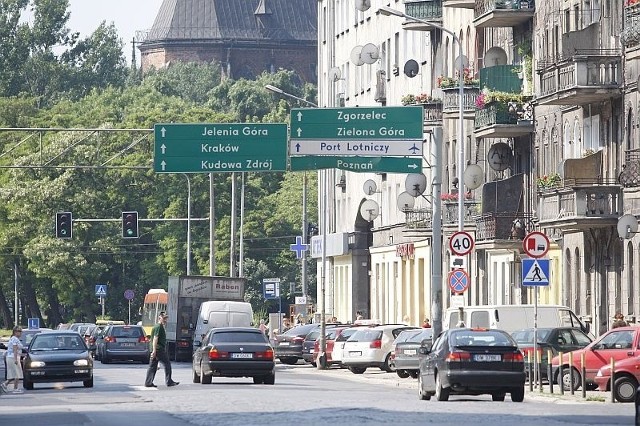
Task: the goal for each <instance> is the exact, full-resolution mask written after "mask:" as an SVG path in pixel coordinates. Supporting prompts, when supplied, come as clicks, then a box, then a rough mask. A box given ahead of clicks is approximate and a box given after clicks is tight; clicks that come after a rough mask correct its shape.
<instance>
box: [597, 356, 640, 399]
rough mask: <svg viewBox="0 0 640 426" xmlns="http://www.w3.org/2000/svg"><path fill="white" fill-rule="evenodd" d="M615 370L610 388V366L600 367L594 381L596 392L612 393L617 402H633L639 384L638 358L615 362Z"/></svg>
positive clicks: (639, 366) (639, 369) (639, 357)
mask: <svg viewBox="0 0 640 426" xmlns="http://www.w3.org/2000/svg"><path fill="white" fill-rule="evenodd" d="M615 369H616V377H615V380H614V381H613V386H611V364H610V363H607V364H605V365H603V366H602V367H600V369H599V370H598V372H597V373H596V377H595V379H594V381H595V382H596V384H597V385H598V390H600V391H602V392H607V391H612V392H613V396H614V397H615V399H616V401H618V402H634V401H635V400H636V394H637V389H638V385H639V384H640V356H634V357H633V358H627V359H624V360H622V361H620V362H616V364H615Z"/></svg>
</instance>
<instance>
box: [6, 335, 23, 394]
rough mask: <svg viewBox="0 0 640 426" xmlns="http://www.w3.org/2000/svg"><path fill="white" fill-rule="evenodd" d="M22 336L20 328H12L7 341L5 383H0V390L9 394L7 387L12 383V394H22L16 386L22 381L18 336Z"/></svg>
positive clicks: (20, 343) (20, 346)
mask: <svg viewBox="0 0 640 426" xmlns="http://www.w3.org/2000/svg"><path fill="white" fill-rule="evenodd" d="M21 335H22V328H21V327H20V326H16V327H13V333H12V334H11V339H9V345H8V348H7V353H6V355H5V356H6V359H7V381H6V382H4V383H2V389H3V390H4V391H5V392H9V388H8V387H7V385H8V384H9V383H11V381H13V393H22V392H23V391H22V389H21V388H18V384H19V383H20V380H21V379H22V363H21V362H20V355H21V354H22V342H21V341H20V336H21Z"/></svg>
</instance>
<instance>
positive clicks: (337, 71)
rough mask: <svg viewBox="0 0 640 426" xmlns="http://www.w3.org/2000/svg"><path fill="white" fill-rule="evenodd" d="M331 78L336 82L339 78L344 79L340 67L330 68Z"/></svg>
mask: <svg viewBox="0 0 640 426" xmlns="http://www.w3.org/2000/svg"><path fill="white" fill-rule="evenodd" d="M329 80H330V81H333V82H334V83H335V82H336V81H338V80H342V71H340V68H338V67H333V68H331V69H330V70H329Z"/></svg>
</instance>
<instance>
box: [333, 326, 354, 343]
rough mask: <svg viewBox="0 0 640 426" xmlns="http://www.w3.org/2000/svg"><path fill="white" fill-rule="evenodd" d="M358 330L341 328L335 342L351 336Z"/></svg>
mask: <svg viewBox="0 0 640 426" xmlns="http://www.w3.org/2000/svg"><path fill="white" fill-rule="evenodd" d="M356 331H358V329H356V328H348V329H346V330H342V333H340V335H339V336H338V338H337V339H336V342H344V341H346V340H348V339H349V337H351V336H353V334H354V333H355V332H356Z"/></svg>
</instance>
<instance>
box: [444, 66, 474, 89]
mask: <svg viewBox="0 0 640 426" xmlns="http://www.w3.org/2000/svg"><path fill="white" fill-rule="evenodd" d="M462 76H463V78H464V85H465V86H478V85H479V84H480V80H479V79H477V78H474V76H473V71H472V70H471V69H470V68H464V69H463V70H462ZM459 80H460V74H459V73H458V72H457V71H456V76H455V77H446V76H444V75H441V76H440V77H438V80H437V82H436V83H437V85H438V87H439V88H441V89H451V88H453V87H458V81H459Z"/></svg>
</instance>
